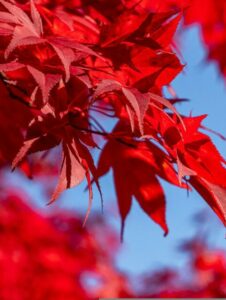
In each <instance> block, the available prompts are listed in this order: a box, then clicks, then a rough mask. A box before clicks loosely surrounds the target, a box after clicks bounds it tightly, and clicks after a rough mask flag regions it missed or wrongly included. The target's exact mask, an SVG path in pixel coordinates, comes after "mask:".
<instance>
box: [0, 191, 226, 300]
mask: <svg viewBox="0 0 226 300" xmlns="http://www.w3.org/2000/svg"><path fill="white" fill-rule="evenodd" d="M26 198H27V197H26V195H24V194H23V193H22V192H21V191H19V190H16V189H11V190H10V191H9V190H5V191H1V200H0V278H1V281H0V299H1V300H28V299H29V300H30V299H34V300H44V299H45V300H63V299H67V300H70V299H71V300H72V299H73V300H76V299H79V300H89V299H97V298H99V297H108V298H112V297H118V298H120V297H127V298H136V297H141V298H145V297H152V298H153V297H154V298H184V297H189V298H196V297H200V298H212V297H219V298H224V297H226V288H225V287H226V255H225V252H224V251H223V250H222V251H219V250H214V249H209V247H208V245H207V244H205V243H204V242H203V240H200V239H198V238H196V239H194V240H192V241H189V242H186V243H184V244H183V246H182V247H181V248H180V250H181V251H182V252H183V253H184V254H185V253H187V255H188V257H189V261H188V263H187V266H185V267H184V268H183V270H182V269H181V270H180V269H179V270H176V269H159V270H156V271H155V272H151V273H150V274H148V275H144V276H139V277H138V276H137V277H136V278H133V280H132V279H131V278H130V276H128V275H126V274H123V273H122V272H120V271H119V270H118V268H117V267H116V264H115V259H116V256H117V254H118V253H119V251H120V248H119V244H118V243H119V240H118V236H117V234H116V233H115V232H114V230H113V229H112V228H111V226H109V225H107V224H106V223H103V219H102V218H100V217H99V216H93V217H92V218H90V220H89V226H86V228H84V227H82V218H81V217H79V216H77V217H76V216H75V215H74V213H73V214H72V212H70V213H69V212H66V211H60V212H57V211H55V212H54V211H53V212H52V213H49V214H46V213H45V214H44V213H43V212H40V211H38V210H34V209H33V208H31V207H30V206H29V205H28V204H26V202H27V200H26V201H25V199H26ZM137 283H140V287H139V289H138V287H137Z"/></svg>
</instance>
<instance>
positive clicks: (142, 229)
mask: <svg viewBox="0 0 226 300" xmlns="http://www.w3.org/2000/svg"><path fill="white" fill-rule="evenodd" d="M181 46H182V50H181V53H183V55H184V57H183V61H184V62H186V63H187V66H186V68H185V70H184V72H183V74H181V75H180V76H179V77H178V78H177V79H176V80H175V81H174V83H173V87H174V89H175V90H176V92H177V94H178V95H179V96H180V97H181V98H188V99H190V100H191V101H190V102H188V103H184V104H182V105H180V106H179V107H178V110H179V111H180V112H181V113H185V114H189V113H190V112H191V113H192V115H199V114H208V115H209V116H208V118H207V119H206V120H205V121H204V124H205V125H206V126H208V127H210V128H212V129H214V130H216V131H219V132H220V133H222V134H224V135H225V136H226V122H225V112H226V86H225V85H224V82H223V79H222V78H221V77H220V76H219V73H218V70H217V67H216V65H215V64H214V63H209V62H206V60H205V57H206V52H205V49H204V48H203V46H202V44H201V42H200V35H199V30H198V29H197V28H192V29H189V30H187V31H186V32H185V33H184V34H183V36H182V39H181ZM213 139H214V142H215V144H216V145H217V146H218V148H219V149H220V151H221V152H222V153H223V155H224V156H226V144H225V142H222V141H221V140H220V139H219V138H217V137H215V136H213ZM10 178H11V180H13V182H14V184H15V185H20V184H21V179H20V177H19V176H17V175H13V177H10ZM23 185H25V188H26V190H27V192H28V194H30V195H32V196H33V197H34V198H35V199H36V203H37V204H38V206H39V207H40V206H41V207H43V208H44V209H46V210H48V209H51V208H47V207H46V206H45V204H44V202H43V200H40V199H42V192H41V189H40V186H39V184H37V183H32V182H28V181H26V183H24V181H23ZM101 185H102V189H103V193H104V195H105V212H104V213H105V216H106V218H107V219H108V220H109V222H110V223H112V224H113V226H114V227H116V230H118V233H119V225H120V221H119V216H118V214H117V208H116V201H115V195H114V187H113V182H112V181H111V177H110V176H106V177H105V178H104V179H103V180H102V181H101ZM163 185H164V187H165V193H166V196H167V219H168V225H169V228H170V233H169V235H168V236H167V237H166V238H165V237H163V233H162V231H161V229H160V228H159V227H158V226H157V225H156V224H154V223H153V222H152V221H151V220H150V219H149V218H148V217H147V216H146V215H145V214H144V213H143V212H142V210H141V209H140V208H139V206H138V205H137V204H136V202H135V201H134V203H133V207H132V210H131V213H130V215H129V217H128V219H127V222H126V229H125V236H124V243H123V245H122V251H121V252H120V254H119V256H118V260H117V263H118V266H119V268H120V269H121V270H124V271H128V272H130V273H131V274H134V275H135V274H139V273H142V272H145V271H147V270H148V269H155V268H158V267H160V266H172V265H173V266H176V267H178V268H180V267H181V266H183V264H185V263H186V257H184V256H183V255H182V254H180V253H179V252H178V251H177V250H176V247H177V246H178V245H179V244H180V243H181V242H183V241H184V240H185V239H188V238H189V237H192V236H193V235H194V233H195V232H200V235H201V234H202V233H203V232H204V231H205V230H206V225H203V224H201V225H200V224H199V228H198V231H197V226H194V223H193V222H192V217H193V216H194V215H195V214H196V213H197V212H200V211H203V210H206V211H208V213H209V217H210V220H211V222H210V223H209V224H208V235H209V239H210V243H212V244H213V245H214V246H217V247H221V248H225V249H226V239H225V229H224V227H223V225H222V224H221V223H220V222H219V221H218V219H217V217H216V216H215V214H214V213H213V212H212V211H211V209H210V208H209V207H208V206H207V204H206V203H205V201H204V200H203V199H201V197H200V196H199V195H197V194H196V193H195V192H192V193H191V194H190V196H189V197H188V196H187V193H186V191H184V190H179V189H177V188H175V187H172V186H170V185H169V184H166V183H164V182H163ZM84 186H85V185H84V184H82V185H81V186H79V187H77V188H75V189H73V190H71V191H67V192H65V193H64V196H63V197H62V199H60V200H59V201H58V202H57V204H55V205H57V206H60V207H65V208H69V209H74V210H79V211H82V212H85V210H86V207H87V195H86V194H84V192H83V191H84ZM93 209H94V210H97V211H100V201H99V196H98V195H97V193H96V195H95V199H94V205H93ZM211 228H212V233H213V234H211Z"/></svg>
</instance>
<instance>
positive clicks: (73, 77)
mask: <svg viewBox="0 0 226 300" xmlns="http://www.w3.org/2000/svg"><path fill="white" fill-rule="evenodd" d="M149 2H150V1H140V2H137V1H120V0H115V1H111V2H110V3H109V1H107V0H102V1H101V0H98V1H91V0H86V1H85V0H83V1H82V0H81V1H79V0H74V1H73V0H71V1H63V0H58V1H54V2H53V1H48V0H40V1H36V2H34V1H33V0H30V1H5V0H0V74H1V80H0V90H1V100H0V105H1V111H0V113H1V118H0V120H1V121H0V132H1V134H2V136H3V139H1V141H0V159H1V163H2V165H5V164H8V163H12V167H13V169H14V168H16V167H17V166H19V167H20V168H21V169H22V170H26V172H27V174H28V175H29V176H31V173H32V167H31V166H32V161H34V158H35V157H36V156H35V153H37V152H39V151H42V152H44V153H45V157H46V154H48V153H49V152H51V153H52V155H55V154H53V151H52V149H53V148H55V147H57V146H59V145H60V146H61V148H62V163H61V167H60V175H59V181H58V184H57V187H56V189H55V191H54V192H53V194H52V197H51V199H50V202H53V201H55V200H56V199H57V198H58V196H59V195H60V194H61V192H63V191H64V190H65V189H67V188H72V187H74V186H76V185H78V184H79V183H80V182H81V181H83V180H84V179H85V178H86V180H87V183H88V187H89V208H88V211H87V216H88V214H89V211H90V208H91V201H92V182H94V183H95V184H96V186H97V188H98V189H99V191H100V194H101V189H100V185H99V181H98V180H99V178H100V177H101V176H102V175H104V174H106V173H107V172H108V171H109V169H110V168H112V169H113V175H114V182H115V187H116V192H117V197H118V205H119V211H120V215H121V218H122V225H124V222H125V219H126V216H127V214H128V213H129V210H130V207H131V201H132V197H133V196H134V197H135V198H136V200H137V201H138V203H139V204H140V206H141V208H142V209H143V210H144V212H145V213H146V214H148V216H150V218H151V219H153V220H154V221H155V222H156V223H158V224H159V225H160V226H161V227H162V228H163V230H164V232H165V234H166V233H167V232H168V228H167V224H166V220H165V196H164V192H163V189H162V187H161V184H160V182H159V178H163V179H164V180H166V181H168V182H170V183H171V184H174V185H176V186H178V187H180V188H187V189H192V188H194V189H196V190H197V191H198V192H199V193H200V195H201V196H202V197H203V198H204V199H205V200H206V202H207V203H208V204H209V205H210V206H211V208H212V209H213V210H214V211H215V212H216V214H217V215H218V217H219V218H220V219H221V220H222V222H223V223H224V225H225V224H226V200H225V199H226V197H225V195H226V181H225V178H226V170H225V167H224V164H225V160H224V158H223V157H222V156H221V155H220V154H219V152H218V151H217V149H216V148H215V146H214V144H213V143H212V141H211V139H210V138H209V136H208V135H207V134H205V133H203V131H201V130H202V129H203V127H202V125H201V122H202V120H203V119H204V117H205V116H198V117H192V116H189V117H186V116H180V115H179V113H178V112H177V110H176V108H175V106H174V103H175V102H178V101H180V99H175V98H172V99H166V98H164V97H163V94H162V88H163V86H169V85H170V83H171V82H172V80H173V79H174V78H175V76H177V75H178V74H179V73H180V72H181V71H182V69H183V65H182V64H181V62H180V60H179V58H178V57H177V54H176V53H175V51H174V49H173V46H172V41H173V37H174V34H175V31H176V29H177V26H178V24H179V22H180V19H181V17H182V13H181V11H180V10H179V9H178V7H180V5H179V6H178V2H177V3H176V4H177V5H176V6H175V1H169V3H170V4H172V3H173V4H174V5H173V6H172V5H168V2H167V1H166V4H167V6H164V7H163V8H161V6H160V5H159V1H156V2H155V1H151V2H152V3H153V6H152V5H151V6H150V3H149ZM196 2H198V1H194V3H196ZM209 2H211V1H208V3H209ZM192 5H193V4H192ZM172 7H173V8H172ZM175 7H176V8H175ZM208 7H209V6H208ZM180 8H181V7H180ZM183 8H184V7H183ZM195 12H196V10H195V4H194V6H193V10H191V11H190V13H191V15H192V17H187V19H186V20H187V22H193V18H194V20H195V18H196V17H195V16H196V14H195ZM205 20H207V19H205ZM207 27H208V26H207ZM203 28H204V29H205V30H204V32H206V26H204V25H203ZM108 118H113V119H114V121H115V123H116V126H115V127H114V129H113V130H112V131H110V130H109V131H107V129H106V127H107V124H108V123H107V119H108ZM103 142H106V143H105V145H104V148H103V149H102V150H100V158H99V162H98V164H97V167H96V166H95V163H94V160H93V153H92V149H94V148H100V146H99V145H102V144H103ZM30 154H32V155H31V157H29V158H28V155H30ZM56 160H57V157H56ZM45 161H46V163H47V161H48V157H47V158H45ZM43 164H44V165H45V162H44V163H43ZM43 172H45V167H44V168H43ZM34 175H35V174H34ZM101 197H102V195H101ZM122 228H123V226H122Z"/></svg>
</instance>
